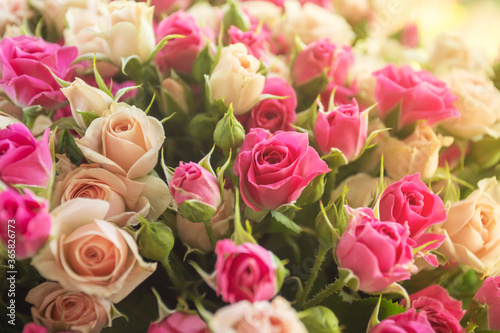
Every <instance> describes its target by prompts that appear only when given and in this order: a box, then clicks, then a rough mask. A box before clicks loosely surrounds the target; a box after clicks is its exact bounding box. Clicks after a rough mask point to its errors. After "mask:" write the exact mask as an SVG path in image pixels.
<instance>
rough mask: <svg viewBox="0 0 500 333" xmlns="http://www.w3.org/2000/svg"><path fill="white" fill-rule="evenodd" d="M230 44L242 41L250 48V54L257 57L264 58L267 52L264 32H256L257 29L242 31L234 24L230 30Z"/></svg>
mask: <svg viewBox="0 0 500 333" xmlns="http://www.w3.org/2000/svg"><path fill="white" fill-rule="evenodd" d="M228 34H229V42H230V44H236V43H242V44H245V46H246V47H247V49H248V54H251V55H253V56H254V57H255V58H257V59H262V58H263V57H264V56H265V55H266V52H267V42H266V36H265V34H264V33H262V32H261V33H258V34H257V33H256V32H255V31H251V30H249V31H245V32H243V31H241V30H240V29H238V28H237V27H235V26H234V25H233V26H231V28H229V30H228Z"/></svg>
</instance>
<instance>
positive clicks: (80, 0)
mask: <svg viewBox="0 0 500 333" xmlns="http://www.w3.org/2000/svg"><path fill="white" fill-rule="evenodd" d="M14 1H16V0H14ZM105 1H107V0H31V1H30V4H31V5H33V7H35V8H36V9H38V10H39V11H40V12H41V13H42V16H43V19H44V21H45V22H48V23H49V24H53V25H54V27H55V28H56V31H57V33H59V34H62V32H63V30H64V28H65V27H66V20H65V16H66V12H67V11H68V9H70V8H87V7H88V6H94V5H96V4H97V3H98V2H105Z"/></svg>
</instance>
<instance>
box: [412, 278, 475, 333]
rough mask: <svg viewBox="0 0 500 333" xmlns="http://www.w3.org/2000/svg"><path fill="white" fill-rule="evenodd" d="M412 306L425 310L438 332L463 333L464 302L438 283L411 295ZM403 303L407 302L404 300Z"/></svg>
mask: <svg viewBox="0 0 500 333" xmlns="http://www.w3.org/2000/svg"><path fill="white" fill-rule="evenodd" d="M410 302H411V307H412V308H413V309H415V310H418V311H421V312H425V313H426V315H427V320H429V323H430V324H431V326H432V327H433V328H434V330H435V332H436V333H463V332H465V329H464V328H463V327H462V326H461V325H460V320H461V319H462V318H463V316H464V315H465V312H466V311H465V310H462V302H461V301H457V300H455V299H453V298H451V297H450V295H449V294H448V292H447V291H446V289H444V288H443V287H441V286H438V285H432V286H430V287H427V288H425V289H423V290H421V291H419V292H418V293H415V294H412V295H410ZM402 304H403V305H405V304H406V302H405V301H404V300H403V302H402Z"/></svg>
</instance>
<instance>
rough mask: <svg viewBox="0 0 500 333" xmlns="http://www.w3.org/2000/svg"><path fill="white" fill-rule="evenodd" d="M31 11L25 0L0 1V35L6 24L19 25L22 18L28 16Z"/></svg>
mask: <svg viewBox="0 0 500 333" xmlns="http://www.w3.org/2000/svg"><path fill="white" fill-rule="evenodd" d="M32 14H33V13H32V11H31V10H30V7H29V5H28V1H27V0H4V1H0V36H3V34H4V32H5V30H6V28H7V26H9V25H13V26H21V24H22V23H23V19H24V18H30V16H31V15H32Z"/></svg>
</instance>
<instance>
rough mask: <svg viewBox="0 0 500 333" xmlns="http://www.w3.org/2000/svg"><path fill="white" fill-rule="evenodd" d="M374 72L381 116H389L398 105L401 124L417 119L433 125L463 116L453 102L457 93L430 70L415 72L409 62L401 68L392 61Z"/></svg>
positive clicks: (376, 95) (408, 123)
mask: <svg viewBox="0 0 500 333" xmlns="http://www.w3.org/2000/svg"><path fill="white" fill-rule="evenodd" d="M373 75H374V76H375V78H376V79H377V85H376V88H375V99H376V100H377V103H378V104H377V108H378V110H379V113H380V116H381V117H382V118H386V117H387V116H388V114H389V113H390V112H391V111H392V110H394V109H395V108H396V107H398V106H399V109H400V115H399V124H398V126H399V127H400V128H401V127H404V126H406V125H410V124H412V123H414V122H416V121H418V120H426V121H427V123H428V124H429V125H430V126H432V125H435V124H437V123H438V122H440V121H441V120H444V119H448V118H455V117H459V116H460V113H459V112H458V110H457V109H456V108H455V107H454V106H453V102H454V101H455V100H456V99H457V97H456V96H455V95H453V94H452V93H451V92H450V90H449V89H448V87H447V86H446V84H445V83H444V82H442V81H440V80H438V79H437V78H436V77H435V76H434V75H433V74H431V73H430V72H428V71H425V70H422V71H419V72H416V71H414V70H413V69H412V68H411V67H410V66H407V65H403V66H401V67H399V68H398V67H396V66H395V65H394V64H391V65H388V66H387V67H385V68H383V69H381V70H379V71H376V72H374V73H373Z"/></svg>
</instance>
